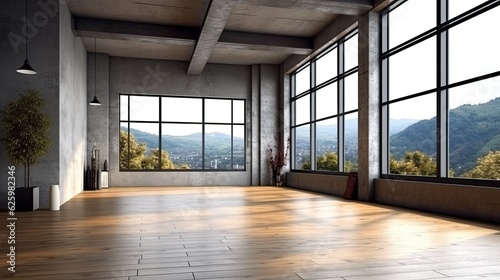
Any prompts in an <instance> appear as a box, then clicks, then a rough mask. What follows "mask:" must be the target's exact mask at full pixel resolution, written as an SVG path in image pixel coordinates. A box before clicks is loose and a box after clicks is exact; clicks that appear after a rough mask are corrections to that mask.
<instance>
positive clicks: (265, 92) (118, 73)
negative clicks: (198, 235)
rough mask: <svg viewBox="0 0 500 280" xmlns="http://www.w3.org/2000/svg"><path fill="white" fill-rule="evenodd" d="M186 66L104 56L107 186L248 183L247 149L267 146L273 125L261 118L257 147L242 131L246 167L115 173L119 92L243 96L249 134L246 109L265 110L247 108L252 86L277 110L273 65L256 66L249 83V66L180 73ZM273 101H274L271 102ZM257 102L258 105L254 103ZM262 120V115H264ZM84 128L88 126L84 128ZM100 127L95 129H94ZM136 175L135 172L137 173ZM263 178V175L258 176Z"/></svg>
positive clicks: (251, 125)
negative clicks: (256, 78) (106, 71)
mask: <svg viewBox="0 0 500 280" xmlns="http://www.w3.org/2000/svg"><path fill="white" fill-rule="evenodd" d="M187 66H188V64H187V63H185V62H175V61H160V60H147V59H133V58H118V57H110V58H109V69H110V70H109V104H110V105H109V107H110V108H109V151H110V152H109V163H110V177H111V186H175V185H249V184H251V166H252V163H251V162H253V161H254V160H256V159H255V158H253V157H252V149H254V148H255V149H257V150H258V152H259V153H260V152H261V149H267V147H268V146H270V145H271V143H269V142H268V139H273V138H274V136H273V135H271V131H273V129H276V128H277V126H276V123H277V122H276V121H274V120H273V121H272V122H269V123H268V121H267V120H266V122H265V124H264V125H263V127H262V130H264V131H266V134H265V136H262V137H263V139H261V140H260V143H259V144H258V145H257V147H254V146H253V143H252V137H251V135H247V145H246V147H247V150H246V156H247V165H246V171H230V172H208V171H207V172H194V171H193V172H190V171H183V172H175V171H172V172H170V171H169V172H147V173H137V172H120V171H119V162H118V151H119V149H118V137H119V122H118V121H119V119H118V117H119V116H118V113H119V108H118V106H119V103H118V96H119V94H120V93H151V94H160V95H175V96H200V97H201V96H206V97H230V98H245V99H246V100H247V110H248V112H247V132H250V133H253V132H254V131H255V130H254V129H258V128H255V125H257V124H254V123H252V120H253V117H250V116H251V115H250V109H251V112H258V113H259V114H260V112H266V114H268V113H269V112H270V111H267V110H266V111H262V110H260V109H259V108H254V107H253V108H252V107H251V105H250V104H253V99H252V98H253V95H252V92H254V90H255V89H254V88H255V87H256V86H257V87H258V88H259V89H258V90H257V91H258V92H259V95H260V96H261V97H263V98H264V97H265V98H264V100H266V101H263V102H264V103H265V104H264V106H270V107H269V108H271V107H272V108H273V109H274V110H277V108H278V107H277V104H278V103H277V101H276V100H277V98H278V96H279V95H278V88H279V82H278V81H279V67H278V66H261V67H258V68H260V69H259V71H258V75H259V76H260V78H259V80H263V81H264V82H258V83H257V85H254V84H253V83H252V81H253V80H254V79H253V77H252V73H253V71H252V67H250V66H235V65H221V64H208V65H207V66H206V68H205V69H204V71H203V73H202V74H201V75H198V76H192V75H187V74H186V69H187ZM273 100H274V101H273ZM259 106H260V105H259ZM265 117H266V118H268V115H266V116H265ZM89 129H94V128H91V127H89ZM97 129H101V128H97ZM138 174H140V176H138ZM263 176H264V175H263Z"/></svg>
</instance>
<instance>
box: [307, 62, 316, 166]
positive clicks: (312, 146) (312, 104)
mask: <svg viewBox="0 0 500 280" xmlns="http://www.w3.org/2000/svg"><path fill="white" fill-rule="evenodd" d="M310 71H311V73H310V76H311V78H310V88H311V90H310V104H309V107H310V120H311V125H310V127H309V132H310V140H309V141H310V145H309V146H310V155H311V156H310V158H311V159H310V160H311V170H317V164H316V159H317V155H316V150H317V149H316V90H312V89H313V88H315V87H316V61H314V60H313V61H311V66H310Z"/></svg>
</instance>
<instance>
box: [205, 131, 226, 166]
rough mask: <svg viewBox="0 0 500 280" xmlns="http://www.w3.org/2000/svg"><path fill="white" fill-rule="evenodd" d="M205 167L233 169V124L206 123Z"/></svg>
mask: <svg viewBox="0 0 500 280" xmlns="http://www.w3.org/2000/svg"><path fill="white" fill-rule="evenodd" d="M205 169H231V125H205Z"/></svg>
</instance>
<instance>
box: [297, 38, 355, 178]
mask: <svg viewBox="0 0 500 280" xmlns="http://www.w3.org/2000/svg"><path fill="white" fill-rule="evenodd" d="M291 82H292V99H291V112H292V119H291V121H292V169H295V170H313V171H337V172H349V171H356V170H357V166H358V35H357V33H355V32H353V33H351V34H349V35H347V36H346V37H344V38H342V39H341V40H339V41H338V42H336V43H335V44H334V45H332V46H331V47H330V48H328V49H327V50H325V51H324V52H322V53H321V54H319V55H317V56H316V57H315V58H313V59H312V60H310V61H309V62H308V63H307V64H305V65H303V66H302V67H301V68H299V69H298V70H297V71H295V72H294V73H293V74H292V75H291Z"/></svg>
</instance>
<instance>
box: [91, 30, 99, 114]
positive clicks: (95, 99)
mask: <svg viewBox="0 0 500 280" xmlns="http://www.w3.org/2000/svg"><path fill="white" fill-rule="evenodd" d="M94 58H95V60H94V75H95V76H94V77H95V78H94V89H95V91H94V100H92V101H90V103H89V105H92V106H100V105H101V102H99V100H97V39H96V38H94Z"/></svg>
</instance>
